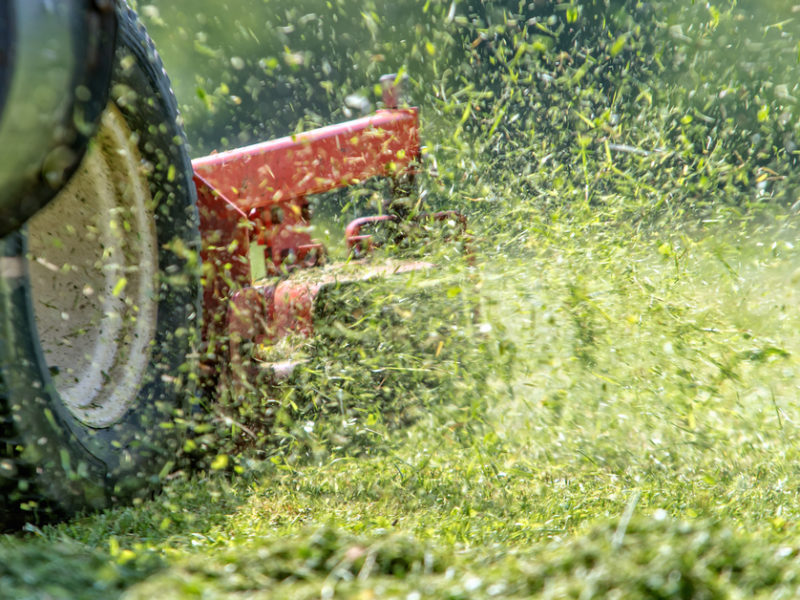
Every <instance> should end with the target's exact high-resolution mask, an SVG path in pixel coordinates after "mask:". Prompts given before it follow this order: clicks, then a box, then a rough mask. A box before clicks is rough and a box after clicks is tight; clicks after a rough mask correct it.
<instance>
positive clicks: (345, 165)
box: [192, 108, 420, 212]
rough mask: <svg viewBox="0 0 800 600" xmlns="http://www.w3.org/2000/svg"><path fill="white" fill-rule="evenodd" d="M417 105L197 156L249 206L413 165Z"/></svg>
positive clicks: (204, 169)
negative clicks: (244, 146) (243, 146)
mask: <svg viewBox="0 0 800 600" xmlns="http://www.w3.org/2000/svg"><path fill="white" fill-rule="evenodd" d="M417 116H418V115H417V109H415V108H408V109H396V110H379V111H378V112H377V113H376V114H375V115H373V116H370V117H364V118H363V119H356V120H354V121H348V122H347V123H341V124H339V125H331V126H329V127H322V128H321V129H315V130H313V131H308V132H306V133H301V134H298V135H296V136H291V137H285V138H280V139H277V140H273V141H270V142H265V143H263V144H256V145H254V146H248V147H246V148H239V149H237V150H230V151H228V152H221V153H219V154H212V155H211V156H206V157H205V158H198V159H196V160H194V161H193V162H192V166H193V167H194V170H195V172H196V173H197V174H198V175H200V176H202V177H203V179H205V180H206V181H207V182H208V183H209V184H210V185H211V186H212V187H214V188H215V189H216V190H217V191H219V192H220V193H221V194H222V195H224V196H225V197H226V198H228V199H229V200H230V201H231V202H233V203H234V204H235V205H236V206H237V207H239V208H240V209H242V210H243V211H244V212H249V211H250V210H252V209H254V208H263V207H269V206H272V205H275V204H278V203H284V202H287V201H291V200H297V199H300V198H303V197H304V196H308V195H310V194H319V193H322V192H326V191H329V190H334V189H337V188H340V187H344V186H348V185H353V184H355V183H358V182H360V181H363V180H365V179H368V178H370V177H374V176H376V175H395V174H399V173H400V172H402V171H406V170H409V169H410V168H411V165H412V163H414V162H415V161H417V160H418V159H419V147H420V146H419V126H418V122H417Z"/></svg>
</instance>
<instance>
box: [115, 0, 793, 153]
mask: <svg viewBox="0 0 800 600" xmlns="http://www.w3.org/2000/svg"><path fill="white" fill-rule="evenodd" d="M129 1H130V4H131V5H132V6H133V7H134V8H135V9H136V10H137V11H138V12H139V14H140V15H141V17H142V19H143V20H144V22H145V24H146V25H147V27H148V30H149V32H150V34H151V36H152V37H153V39H154V40H155V42H156V44H157V47H158V48H159V52H160V53H161V54H162V56H163V58H164V62H165V64H166V66H167V69H168V71H169V74H170V76H171V78H172V81H173V84H174V89H175V92H176V94H177V96H178V100H179V102H180V104H181V106H182V110H183V113H184V116H185V118H186V129H187V134H188V136H189V141H190V144H191V146H192V153H193V155H195V156H197V155H202V154H205V153H208V152H210V151H211V150H214V149H217V150H222V149H225V148H230V147H236V146H241V145H243V144H249V143H254V142H257V141H262V140H266V139H271V138H274V137H277V136H281V135H286V134H288V133H291V132H294V131H299V130H302V129H309V128H312V127H315V126H318V125H320V124H327V123H331V122H336V121H342V120H346V119H347V118H351V117H352V116H357V115H358V112H359V111H358V108H351V107H348V106H347V98H348V96H353V95H355V96H360V97H362V98H366V99H367V100H368V101H369V102H370V105H371V107H372V108H374V107H375V106H376V103H377V102H378V101H379V95H378V94H376V91H375V90H374V86H375V84H376V83H377V81H378V79H379V77H380V75H381V74H384V73H393V72H397V71H398V70H400V69H404V70H405V71H406V72H407V73H409V74H410V76H411V77H412V84H411V88H412V89H411V91H412V101H413V102H414V103H417V104H419V105H420V106H421V107H422V108H423V111H425V110H427V111H428V112H429V113H443V112H447V110H444V111H442V110H438V111H437V110H435V109H436V108H437V106H436V105H437V102H438V103H439V104H441V103H447V102H448V101H449V99H450V97H451V96H452V94H454V93H457V92H458V91H459V90H463V89H464V88H466V87H468V86H469V85H470V84H472V85H474V86H475V89H476V90H480V89H482V88H486V87H491V86H493V85H494V86H495V91H498V89H497V86H499V85H501V80H502V78H503V77H504V76H505V77H506V78H507V77H508V75H509V69H508V64H509V61H512V62H513V60H514V59H515V58H518V57H517V56H516V53H517V52H518V51H519V48H520V47H521V43H523V42H524V43H527V44H528V46H529V47H533V46H535V45H536V44H539V45H540V46H547V47H548V49H554V50H558V49H563V50H565V51H570V52H574V50H575V49H576V48H579V46H580V45H581V44H585V45H586V47H587V49H588V50H590V51H592V50H593V49H594V48H596V46H597V43H598V42H604V43H605V42H609V36H610V35H616V34H619V33H623V34H625V35H627V36H629V38H630V39H634V38H641V37H643V36H644V37H645V38H646V37H647V35H648V32H650V33H652V32H653V31H656V30H658V31H670V32H671V33H674V34H675V35H676V36H678V37H680V35H684V36H686V35H688V36H689V37H691V38H692V39H695V37H696V35H697V34H698V33H699V32H702V30H703V28H704V27H705V28H708V24H707V23H706V21H707V20H708V13H709V12H710V13H711V15H712V20H713V14H716V13H715V11H717V12H719V11H727V10H730V8H731V7H732V6H735V12H736V14H737V15H738V17H737V18H738V19H739V21H740V22H738V23H736V30H735V35H736V36H740V38H741V39H734V40H732V41H733V42H735V43H734V45H733V47H732V48H730V47H729V48H728V49H727V51H726V52H723V53H719V52H718V54H720V58H725V57H726V56H727V59H728V60H739V61H740V62H743V63H746V65H745V67H747V66H748V65H752V64H755V63H757V62H758V60H763V59H764V57H765V52H764V48H763V47H762V46H761V45H760V44H762V43H763V42H765V41H769V40H773V41H774V39H781V38H786V37H787V36H790V33H791V31H792V30H793V29H794V28H796V27H797V23H796V22H795V18H796V17H800V14H798V13H797V12H796V10H797V7H795V6H794V2H793V0H769V1H760V2H756V1H753V0H745V1H740V2H738V3H736V2H731V1H730V0H726V1H724V2H715V3H706V2H698V3H695V2H641V1H631V0H627V1H625V0H588V1H585V2H575V1H574V0H573V1H572V2H552V1H550V0H498V1H491V0H224V1H220V0H150V1H145V2H142V1H138V2H137V1H135V0H129ZM701 13H702V14H701ZM694 21H697V22H694ZM770 23H774V24H775V26H774V27H773V28H772V29H771V30H770V29H768V30H767V31H766V32H765V31H764V25H765V24H770ZM676 26H677V27H678V28H680V29H674V28H675V27H676ZM670 28H673V29H670ZM679 31H680V32H683V33H679ZM673 38H674V36H673ZM765 38H769V40H766V39H765ZM612 39H613V38H612ZM745 40H746V41H747V42H748V43H749V45H747V44H744V43H742V44H739V43H738V42H744V41H745ZM784 41H786V40H784ZM645 42H647V40H646V39H645ZM723 42H727V40H723ZM724 45H725V44H723V46H724ZM795 45H796V42H793V43H792V44H789V45H788V46H786V47H785V48H784V47H782V48H781V52H783V53H786V51H787V48H789V51H791V48H793V47H794V46H795ZM652 49H653V47H651V48H647V47H645V45H642V46H640V47H638V48H636V47H634V48H626V52H627V51H631V52H633V53H636V54H638V53H640V52H641V53H645V52H647V51H648V50H652ZM719 49H720V48H719V47H718V48H717V50H719ZM794 52H795V56H793V57H791V58H796V49H795V50H794ZM731 57H733V58H731ZM770 60H772V58H770ZM794 62H796V60H795V61H794ZM685 66H686V65H684V68H683V69H681V70H680V72H682V73H686V72H687V71H688V70H689V69H686V68H685ZM775 67H776V69H778V70H785V66H784V65H779V64H776V65H775ZM751 68H752V67H751ZM764 69H768V70H770V69H771V66H770V64H766V65H760V66H759V68H758V69H757V71H762V72H760V73H757V75H760V76H763V75H765V73H763V70H764ZM513 74H514V73H513V72H511V75H513ZM464 100H466V96H462V98H461V101H464ZM350 104H351V105H352V106H357V104H358V102H357V99H352V98H351V101H350ZM456 104H458V102H456ZM439 108H441V106H440V107H439ZM431 109H434V110H431ZM428 116H429V117H430V116H432V115H430V114H429V115H428Z"/></svg>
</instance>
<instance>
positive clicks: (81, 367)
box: [28, 104, 158, 428]
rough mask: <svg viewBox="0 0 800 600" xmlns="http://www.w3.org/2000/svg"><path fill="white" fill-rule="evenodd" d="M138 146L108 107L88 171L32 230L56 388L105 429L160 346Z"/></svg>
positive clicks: (36, 292) (37, 303) (154, 263)
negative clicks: (153, 348)
mask: <svg viewBox="0 0 800 600" xmlns="http://www.w3.org/2000/svg"><path fill="white" fill-rule="evenodd" d="M137 139H138V138H137V136H136V135H135V134H132V133H131V131H130V129H129V128H128V126H127V124H126V122H125V118H124V117H123V116H122V114H121V113H120V112H119V110H118V109H117V108H116V106H114V105H113V104H109V107H108V108H107V110H106V111H105V113H104V114H103V118H102V123H101V126H100V130H99V132H98V134H97V136H96V138H95V141H94V144H93V147H92V148H91V149H90V150H89V153H88V154H87V156H86V158H85V159H84V161H83V164H82V165H81V167H80V169H79V171H78V172H77V173H76V174H75V176H74V177H73V178H72V180H71V181H70V182H69V184H68V185H67V186H66V187H65V188H64V190H63V191H62V192H61V193H60V194H59V195H58V196H57V197H56V198H55V199H54V200H53V202H52V203H51V204H50V205H49V206H48V207H47V208H45V209H44V210H42V211H41V212H40V213H38V214H37V215H36V216H35V217H34V218H33V219H31V221H30V222H29V226H28V246H29V253H30V254H29V265H30V267H29V271H30V285H31V297H32V302H33V306H34V315H35V318H36V326H37V329H38V331H39V340H40V344H41V347H42V351H43V353H44V357H45V360H46V362H47V364H48V366H49V367H50V372H51V376H52V380H53V384H54V386H55V389H56V391H57V392H58V394H59V396H60V398H61V400H62V402H63V403H64V405H65V406H66V407H67V409H68V410H69V411H70V412H71V413H72V414H73V415H74V416H75V417H76V418H77V419H79V420H80V421H82V422H84V423H85V424H87V425H89V426H91V427H97V428H102V427H108V426H109V425H112V424H114V423H116V422H117V421H119V420H120V419H121V418H122V417H123V416H124V415H125V413H126V412H127V411H128V410H129V409H130V408H131V406H132V404H133V402H134V401H135V399H136V396H137V394H138V391H139V389H140V388H141V386H142V384H143V381H144V377H145V373H146V371H147V368H148V364H149V358H150V348H151V345H152V343H153V342H154V340H155V323H156V313H157V290H156V280H157V276H158V246H157V241H156V231H155V220H154V215H153V209H154V203H153V200H152V198H151V196H150V191H149V187H148V181H147V170H146V167H145V166H144V164H143V162H142V160H141V156H140V154H139V151H138V148H137V147H136V141H137Z"/></svg>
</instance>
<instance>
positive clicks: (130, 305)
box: [0, 0, 201, 531]
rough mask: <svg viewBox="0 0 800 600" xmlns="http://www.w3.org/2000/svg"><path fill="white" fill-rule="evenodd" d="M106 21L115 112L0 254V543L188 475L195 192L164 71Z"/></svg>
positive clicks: (195, 299) (120, 7) (127, 32)
mask: <svg viewBox="0 0 800 600" xmlns="http://www.w3.org/2000/svg"><path fill="white" fill-rule="evenodd" d="M116 10H117V17H118V34H117V41H116V54H115V60H114V67H113V75H112V86H111V96H110V98H111V100H110V101H109V104H108V107H107V109H106V110H105V112H104V114H103V116H102V121H101V124H100V127H99V131H98V133H97V135H96V136H95V137H94V139H93V141H92V144H91V147H90V148H89V151H88V152H87V155H86V157H85V158H84V160H83V162H82V164H81V166H80V168H79V169H78V171H77V172H76V173H75V175H74V176H73V177H72V179H71V180H70V181H69V183H68V184H67V186H66V187H65V188H64V189H63V190H62V191H61V192H60V193H59V195H58V196H57V197H56V198H55V199H54V200H53V201H52V202H51V203H50V204H49V205H48V206H47V207H46V208H44V209H42V210H41V211H40V212H39V213H37V214H36V215H35V216H34V217H33V218H32V219H31V220H30V221H29V222H28V224H27V225H26V226H25V227H24V228H23V229H21V230H19V231H16V232H14V233H12V234H11V235H9V236H7V237H6V238H4V239H2V240H0V531H2V530H3V529H8V528H13V527H17V526H18V525H19V524H20V523H22V522H24V521H30V520H34V519H35V520H38V521H47V520H53V519H61V518H65V517H69V516H70V515H72V514H74V513H76V512H77V511H80V510H83V509H99V508H104V507H108V506H110V505H112V504H116V503H127V502H130V501H132V500H134V499H136V498H140V497H143V496H145V495H147V494H149V493H151V492H152V491H153V490H155V489H157V488H158V486H159V484H160V482H161V480H163V479H164V477H165V476H167V475H168V474H169V473H170V472H171V470H172V469H173V468H175V467H176V466H177V465H178V464H179V463H180V462H181V461H182V460H183V458H182V455H183V453H182V448H183V439H184V437H185V436H186V433H187V432H186V426H185V424H186V420H185V419H186V418H187V415H189V414H190V412H191V411H192V403H193V401H194V400H193V394H192V386H191V380H192V378H194V370H193V368H194V367H193V364H192V361H193V359H192V358H191V357H192V356H196V355H197V353H196V352H194V351H193V349H194V347H195V345H196V342H197V330H198V318H199V315H200V314H201V312H200V296H201V286H200V269H199V265H198V264H197V263H198V261H199V259H198V258H197V257H198V254H199V249H200V235H199V231H198V218H197V214H196V212H197V210H196V206H195V204H196V192H195V188H194V185H193V182H192V173H193V172H192V166H191V162H190V160H189V156H188V153H187V149H186V141H185V137H184V134H183V130H182V127H181V119H180V116H179V113H178V107H177V103H176V100H175V97H174V95H173V93H172V90H171V89H170V83H169V80H168V78H167V75H166V71H165V70H164V68H163V66H162V63H161V59H160V58H159V56H158V54H157V53H156V50H155V48H154V46H153V43H152V41H151V40H150V38H149V37H148V35H147V33H146V31H145V28H144V26H143V25H142V24H141V23H140V22H139V20H138V18H137V16H136V14H135V13H134V11H133V10H131V9H129V8H128V7H127V5H126V4H125V3H124V1H123V0H119V1H118V3H117V4H116Z"/></svg>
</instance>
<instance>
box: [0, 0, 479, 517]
mask: <svg viewBox="0 0 800 600" xmlns="http://www.w3.org/2000/svg"><path fill="white" fill-rule="evenodd" d="M381 85H382V88H383V107H382V108H380V109H379V110H377V112H376V113H374V114H372V115H369V116H365V117H363V118H359V119H356V120H353V121H349V122H346V123H340V124H336V125H331V126H328V127H323V128H321V129H317V130H314V131H308V132H305V133H301V134H298V135H295V136H292V137H287V138H283V139H278V140H273V141H269V142H266V143H261V144H256V145H253V146H249V147H246V148H240V149H237V150H232V151H227V152H221V153H214V154H212V155H210V156H207V157H204V158H198V159H196V160H194V161H191V160H190V159H189V155H188V150H187V144H186V139H185V137H184V133H183V129H182V118H181V116H180V114H179V112H178V106H177V103H176V100H175V98H174V95H173V92H172V90H171V88H170V83H169V79H168V77H167V74H166V71H165V70H164V68H163V65H162V62H161V59H160V57H159V55H158V53H157V52H156V49H155V47H154V45H153V43H152V41H151V40H150V38H149V37H148V35H147V33H146V31H145V28H144V26H143V25H142V23H141V22H140V21H139V19H138V18H137V15H136V14H135V12H134V11H133V10H131V8H129V7H128V6H127V4H126V3H125V2H124V0H116V1H114V0H1V1H0V184H1V187H0V189H2V190H3V195H2V196H0V524H3V523H4V524H5V525H6V526H9V525H12V524H13V523H15V522H18V521H20V520H24V519H29V518H32V517H47V518H50V517H63V516H68V515H71V514H74V513H75V512H76V511H79V510H82V509H85V508H89V509H91V508H102V507H108V506H110V505H113V504H115V503H121V502H128V501H131V500H132V499H135V498H139V497H143V496H144V495H146V494H149V493H151V491H152V490H153V489H157V488H158V486H159V484H160V482H161V481H162V480H163V479H164V478H165V477H167V476H168V475H169V474H170V472H171V471H172V470H173V468H175V464H176V463H175V461H176V456H177V455H178V454H179V453H180V449H181V448H182V447H183V444H184V439H183V437H184V436H185V435H186V430H185V428H181V427H179V426H178V424H179V423H181V422H183V421H185V419H187V418H189V416H190V415H191V414H192V413H193V411H196V410H198V407H197V402H196V390H197V388H198V382H199V385H202V386H205V387H206V388H212V389H214V388H216V387H225V388H226V389H228V390H232V393H238V391H240V390H248V389H249V390H252V389H254V387H257V386H260V385H265V384H267V383H271V384H274V383H275V382H280V381H286V380H288V379H289V378H290V377H291V374H292V373H293V372H294V371H295V370H296V369H297V367H298V365H300V364H302V361H298V360H294V359H293V358H292V357H291V356H286V357H280V356H279V357H278V358H277V359H273V360H254V358H253V351H252V349H253V348H255V347H259V346H262V347H263V346H265V345H267V346H269V345H272V346H273V347H280V346H279V342H280V341H281V340H282V339H285V338H287V336H300V337H304V336H305V337H308V336H311V335H312V334H313V333H314V329H315V323H316V315H317V312H318V311H319V310H321V309H320V307H319V306H318V305H319V302H320V298H321V297H322V296H324V295H325V292H326V290H329V289H330V288H331V287H337V286H341V285H343V284H345V283H347V282H363V281H371V280H374V279H385V278H387V277H397V276H401V275H403V274H406V275H408V274H413V273H417V272H421V271H426V270H430V269H434V268H435V265H434V264H433V263H431V262H426V261H422V260H415V259H408V258H406V259H403V258H398V259H391V260H389V259H385V260H382V261H378V262H376V261H370V260H369V255H370V253H371V252H372V251H373V250H374V249H375V248H376V247H377V246H378V245H379V238H381V237H383V238H386V237H387V236H388V237H390V238H392V239H394V240H397V239H399V238H403V237H407V236H409V235H412V234H413V231H414V230H417V229H422V230H424V229H425V228H426V227H427V226H428V225H427V224H432V223H440V224H446V226H447V227H449V228H450V230H451V233H450V236H449V239H452V240H455V239H459V240H461V241H464V240H465V239H466V219H465V218H464V217H463V216H462V215H461V214H459V213H457V212H454V211H448V212H442V213H435V214H430V215H425V214H422V213H420V212H419V210H418V209H417V208H416V207H414V206H410V204H412V205H413V202H412V203H409V202H408V201H407V199H408V197H409V195H410V194H411V193H412V192H413V181H414V177H415V175H416V174H417V173H418V171H419V170H420V165H421V162H422V158H423V157H422V151H421V147H420V138H419V121H418V110H417V109H415V108H410V107H404V106H403V101H402V88H403V77H399V76H396V75H387V76H385V77H383V78H382V79H381ZM375 177H385V178H388V180H389V181H391V182H392V189H393V190H394V192H395V195H396V197H397V199H399V200H400V201H398V202H389V203H388V204H387V206H386V209H387V210H386V211H385V212H383V213H382V214H378V215H374V216H368V217H363V218H360V219H357V220H355V221H353V222H352V223H350V224H349V225H348V226H347V228H346V230H345V235H346V240H345V242H346V245H347V247H348V248H349V249H350V258H349V259H348V260H347V261H345V263H346V264H337V263H334V262H332V261H331V260H329V259H328V256H327V251H326V248H325V246H324V245H323V244H321V243H320V242H319V241H317V240H315V239H314V238H313V237H312V234H311V227H310V224H311V221H312V218H313V210H312V205H311V203H310V201H309V199H310V197H312V196H313V195H317V194H322V193H325V192H329V191H331V190H336V189H339V188H343V187H347V186H351V185H354V184H359V183H361V182H363V181H365V180H367V179H370V178H375ZM380 232H383V234H382V235H379V233H380ZM273 358H274V357H273Z"/></svg>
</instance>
